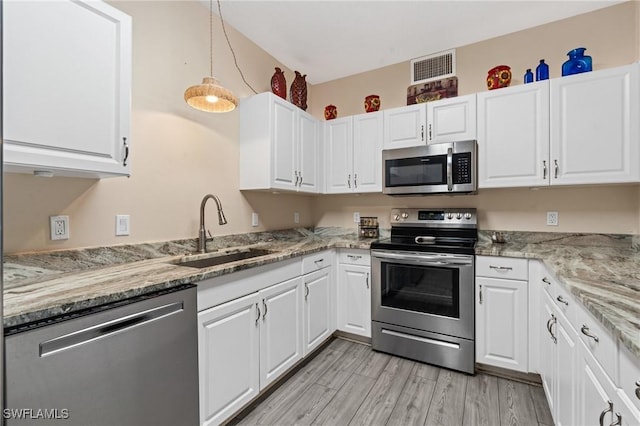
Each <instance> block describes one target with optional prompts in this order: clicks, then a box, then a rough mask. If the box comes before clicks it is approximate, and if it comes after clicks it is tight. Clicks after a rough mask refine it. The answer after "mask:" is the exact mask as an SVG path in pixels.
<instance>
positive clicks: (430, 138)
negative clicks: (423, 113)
mask: <svg viewBox="0 0 640 426" xmlns="http://www.w3.org/2000/svg"><path fill="white" fill-rule="evenodd" d="M431 139H432V138H431V124H429V140H431Z"/></svg>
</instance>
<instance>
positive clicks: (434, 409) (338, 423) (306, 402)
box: [230, 338, 553, 426]
mask: <svg viewBox="0 0 640 426" xmlns="http://www.w3.org/2000/svg"><path fill="white" fill-rule="evenodd" d="M230 423H231V424H234V425H242V426H252V425H278V426H280V425H282V426H289V425H331V426H342V425H345V426H346V425H368V426H377V425H380V426H383V425H388V426H412V425H428V426H431V425H446V426H457V425H464V426H471V425H486V426H494V425H509V426H516V425H525V426H529V425H531V426H538V425H540V426H547V425H553V420H552V418H551V413H550V412H549V406H548V405H547V401H546V399H545V396H544V392H543V390H542V388H540V387H539V386H533V385H528V384H524V383H521V382H516V381H511V380H507V379H502V378H498V377H495V376H489V375H486V374H482V373H478V374H476V375H475V376H468V375H466V374H463V373H457V372H455V371H450V370H446V369H441V368H438V367H434V366H431V365H427V364H422V363H418V362H414V361H410V360H407V359H404V358H398V357H394V356H391V355H387V354H383V353H379V352H374V351H373V350H371V347H369V346H367V345H363V344H359V343H355V342H351V341H348V340H344V339H340V338H338V339H335V340H334V341H332V342H331V343H330V344H329V345H328V346H327V347H326V348H325V349H324V350H323V351H322V352H321V353H320V354H318V355H317V356H316V357H315V358H314V359H313V360H311V362H309V363H308V364H307V365H305V366H304V367H303V368H302V369H300V370H299V371H298V372H297V373H296V374H295V375H293V376H292V377H291V378H290V379H289V380H288V381H287V382H286V383H284V384H283V385H282V386H280V387H279V388H278V389H276V390H275V391H274V392H273V393H272V394H271V395H269V396H268V397H267V398H266V399H264V400H263V401H262V402H260V404H258V405H257V406H256V407H255V408H254V409H253V410H251V411H250V412H248V413H243V418H240V416H239V417H237V418H235V419H233V420H232V421H231V422H230Z"/></svg>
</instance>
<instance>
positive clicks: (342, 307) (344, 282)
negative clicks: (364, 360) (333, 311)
mask: <svg viewBox="0 0 640 426" xmlns="http://www.w3.org/2000/svg"><path fill="white" fill-rule="evenodd" d="M338 256H339V258H340V264H339V266H338V330H340V331H344V332H347V333H352V334H357V335H360V336H363V337H369V338H370V337H371V256H370V255H369V252H368V251H367V250H342V251H341V252H340V253H339V255H338ZM344 262H349V263H344Z"/></svg>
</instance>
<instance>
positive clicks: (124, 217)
mask: <svg viewBox="0 0 640 426" xmlns="http://www.w3.org/2000/svg"><path fill="white" fill-rule="evenodd" d="M129 225H130V217H129V215H128V214H117V215H116V236H122V235H129Z"/></svg>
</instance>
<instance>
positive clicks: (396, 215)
mask: <svg viewBox="0 0 640 426" xmlns="http://www.w3.org/2000/svg"><path fill="white" fill-rule="evenodd" d="M393 220H395V221H396V222H397V221H399V220H400V215H399V214H394V215H393Z"/></svg>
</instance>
